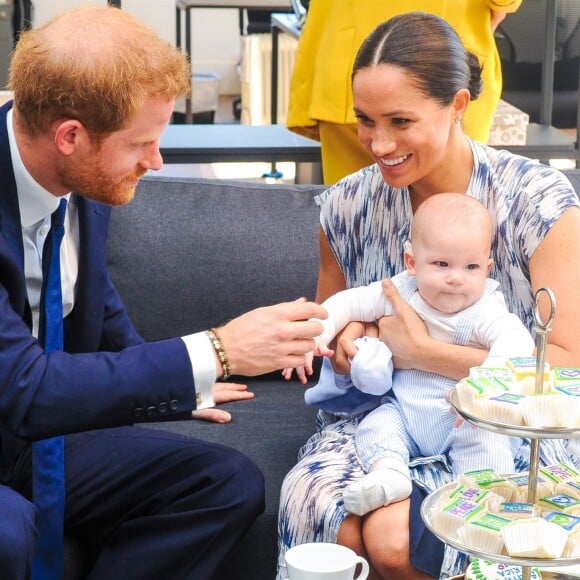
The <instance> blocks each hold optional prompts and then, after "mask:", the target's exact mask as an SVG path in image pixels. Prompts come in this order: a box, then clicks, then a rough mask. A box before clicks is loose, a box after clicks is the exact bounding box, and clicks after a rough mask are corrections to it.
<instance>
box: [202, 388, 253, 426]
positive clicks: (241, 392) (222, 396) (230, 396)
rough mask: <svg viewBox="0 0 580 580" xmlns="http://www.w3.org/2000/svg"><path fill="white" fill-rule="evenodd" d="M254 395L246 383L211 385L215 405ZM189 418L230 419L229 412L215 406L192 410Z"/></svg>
mask: <svg viewBox="0 0 580 580" xmlns="http://www.w3.org/2000/svg"><path fill="white" fill-rule="evenodd" d="M254 396H255V395H254V393H253V392H252V391H248V385H242V384H241V383H227V382H223V383H222V382H217V383H214V386H213V398H214V401H215V404H216V405H219V404H220V403H230V402H231V401H245V400H246V399H253V398H254ZM191 418H192V419H201V420H202V421H210V422H212V423H229V422H230V421H231V420H232V416H231V414H230V413H228V412H227V411H224V410H223V409H216V408H215V407H210V408H208V409H199V410H197V411H192V413H191Z"/></svg>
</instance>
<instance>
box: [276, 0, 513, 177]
mask: <svg viewBox="0 0 580 580" xmlns="http://www.w3.org/2000/svg"><path fill="white" fill-rule="evenodd" d="M521 3H522V0H310V3H309V8H308V14H307V17H306V21H305V24H304V27H303V29H302V34H301V36H300V40H299V43H298V50H297V53H296V62H295V65H294V71H293V74H292V81H291V84H290V102H289V108H288V116H287V122H286V124H287V126H288V128H289V129H292V130H293V131H295V132H297V133H300V134H301V135H305V136H307V137H310V138H314V139H317V140H320V142H321V149H322V165H323V173H324V182H325V183H328V184H330V183H335V182H336V181H338V179H340V178H341V177H344V176H345V175H348V174H349V173H352V172H353V171H356V170H357V169H360V168H361V167H364V166H365V165H368V164H369V163H372V159H371V158H370V157H369V155H368V154H367V152H366V151H365V150H364V149H363V147H362V146H361V145H360V144H359V143H358V139H357V137H356V119H355V116H354V113H353V102H352V91H351V74H352V65H353V62H354V58H355V56H356V53H357V51H358V48H359V46H360V45H361V44H362V42H363V40H364V39H365V38H366V37H367V36H368V34H369V33H370V32H371V31H372V30H373V29H374V28H375V27H376V26H377V25H378V24H379V23H380V22H383V21H384V20H387V19H389V18H390V17H392V16H395V15H396V14H401V13H403V12H411V11H414V10H421V11H423V12H430V13H432V14H436V15H438V16H440V17H442V18H444V19H445V20H446V21H447V22H449V24H451V26H453V27H454V28H455V30H456V31H457V33H458V34H459V36H460V37H461V39H462V41H463V43H464V45H465V46H466V48H467V49H468V50H469V51H470V52H473V53H474V54H475V55H476V56H477V57H478V59H479V61H480V63H481V64H482V66H483V73H482V79H483V91H482V93H481V95H480V96H479V98H478V99H477V100H475V101H471V102H470V104H469V106H468V108H467V112H466V114H465V117H464V119H463V127H464V129H465V132H466V134H467V135H468V136H469V137H471V138H472V139H475V140H477V141H480V142H482V143H485V142H486V141H487V137H488V134H489V130H490V127H491V123H492V120H493V115H494V112H495V109H496V107H497V103H498V102H499V98H500V95H501V89H502V76H501V65H500V59H499V54H498V51H497V47H496V44H495V39H494V36H493V32H492V29H491V11H492V10H494V11H496V12H506V13H511V12H515V11H516V10H517V9H518V8H519V7H520V5H521Z"/></svg>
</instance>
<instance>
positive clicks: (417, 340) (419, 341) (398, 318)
mask: <svg viewBox="0 0 580 580" xmlns="http://www.w3.org/2000/svg"><path fill="white" fill-rule="evenodd" d="M382 286H383V292H384V294H385V297H386V298H387V299H388V301H389V302H390V303H391V304H392V306H393V310H394V313H393V314H392V315H391V316H383V317H382V318H381V319H379V337H380V339H381V340H382V341H383V342H384V343H386V344H387V346H388V347H389V348H390V349H391V352H392V353H393V364H394V365H395V367H396V368H399V369H411V368H421V366H420V365H419V364H418V363H417V361H418V359H419V355H420V354H421V353H422V352H423V346H422V345H424V344H425V342H426V341H427V340H429V334H428V332H427V328H426V327H425V324H424V323H423V321H422V320H421V319H420V318H419V316H418V315H417V313H416V312H415V311H414V310H413V308H412V307H411V306H409V304H407V302H405V301H404V300H403V299H402V298H401V295H400V294H399V291H398V290H397V289H396V288H395V286H394V284H393V283H392V282H391V280H390V279H388V278H387V279H385V280H383V282H382Z"/></svg>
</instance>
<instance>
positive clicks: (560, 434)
mask: <svg viewBox="0 0 580 580" xmlns="http://www.w3.org/2000/svg"><path fill="white" fill-rule="evenodd" d="M544 294H546V295H547V297H548V300H549V308H550V309H549V316H548V318H547V321H544V320H542V318H541V316H540V313H539V301H540V299H541V298H542V296H543V295H544ZM555 304H556V302H555V299H554V295H553V293H552V291H551V290H550V289H548V288H540V289H539V290H538V291H537V292H536V295H535V314H536V322H537V327H536V342H537V353H538V354H537V362H536V389H535V390H536V393H541V392H542V391H543V388H544V384H543V375H544V372H543V370H544V364H545V360H546V338H547V335H548V333H549V332H550V330H551V328H550V324H551V323H552V320H553V318H554V314H555ZM448 398H449V402H450V403H451V405H452V406H453V407H454V408H455V410H456V411H457V413H458V414H459V415H460V416H461V417H462V418H463V419H465V420H466V421H468V422H469V423H472V424H473V425H476V426H477V427H479V428H481V429H488V430H490V431H495V432H496V433H501V434H504V435H513V436H516V437H521V438H528V439H530V471H529V486H528V502H530V503H535V501H536V499H537V498H536V494H537V483H538V468H539V452H540V442H541V440H542V439H571V438H576V437H580V428H571V429H568V428H537V427H527V426H519V425H509V424H505V423H497V422H494V421H488V420H484V419H480V418H478V417H474V416H473V415H472V414H470V413H468V412H466V411H465V410H464V409H462V408H461V405H460V403H459V397H458V396H457V391H456V390H455V389H452V390H451V391H450V393H449V395H448ZM455 486H456V483H449V484H447V485H445V486H443V487H440V488H439V489H438V490H436V491H434V492H433V493H431V494H430V495H429V496H428V497H427V498H426V499H425V501H424V502H423V505H422V506H421V517H422V518H423V520H424V522H425V525H426V526H427V527H428V528H429V530H431V532H433V534H435V535H436V536H437V537H438V538H439V539H440V540H441V541H443V542H445V543H446V544H449V545H450V546H453V547H454V548H456V549H457V550H459V551H460V552H464V553H466V554H471V555H472V556H475V557H477V558H481V559H485V560H490V561H492V562H498V563H500V562H501V563H505V564H509V565H512V566H521V567H522V577H523V580H530V578H531V572H532V568H533V567H538V568H541V567H546V568H547V567H549V568H556V567H560V566H572V565H576V564H580V556H578V557H573V558H515V557H512V556H507V555H505V554H492V553H487V552H481V551H479V550H476V549H473V548H471V547H470V546H467V545H465V544H462V543H460V542H458V541H457V540H456V539H454V538H449V537H447V536H446V534H444V533H442V531H441V530H438V529H437V528H436V527H435V526H434V525H433V520H432V509H433V506H434V505H436V504H437V503H438V501H439V500H440V498H442V497H443V496H445V495H446V494H447V493H449V492H450V491H451V490H452V489H453V488H454V487H455ZM549 577H550V578H558V579H562V580H563V579H569V578H572V577H571V576H570V575H567V574H560V573H551V574H550V576H549Z"/></svg>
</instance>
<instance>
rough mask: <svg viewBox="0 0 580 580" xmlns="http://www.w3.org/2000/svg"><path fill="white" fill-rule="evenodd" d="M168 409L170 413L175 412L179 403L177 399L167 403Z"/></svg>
mask: <svg viewBox="0 0 580 580" xmlns="http://www.w3.org/2000/svg"><path fill="white" fill-rule="evenodd" d="M169 408H170V409H171V410H172V411H177V409H178V408H179V401H178V400H177V399H172V400H171V401H169Z"/></svg>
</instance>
